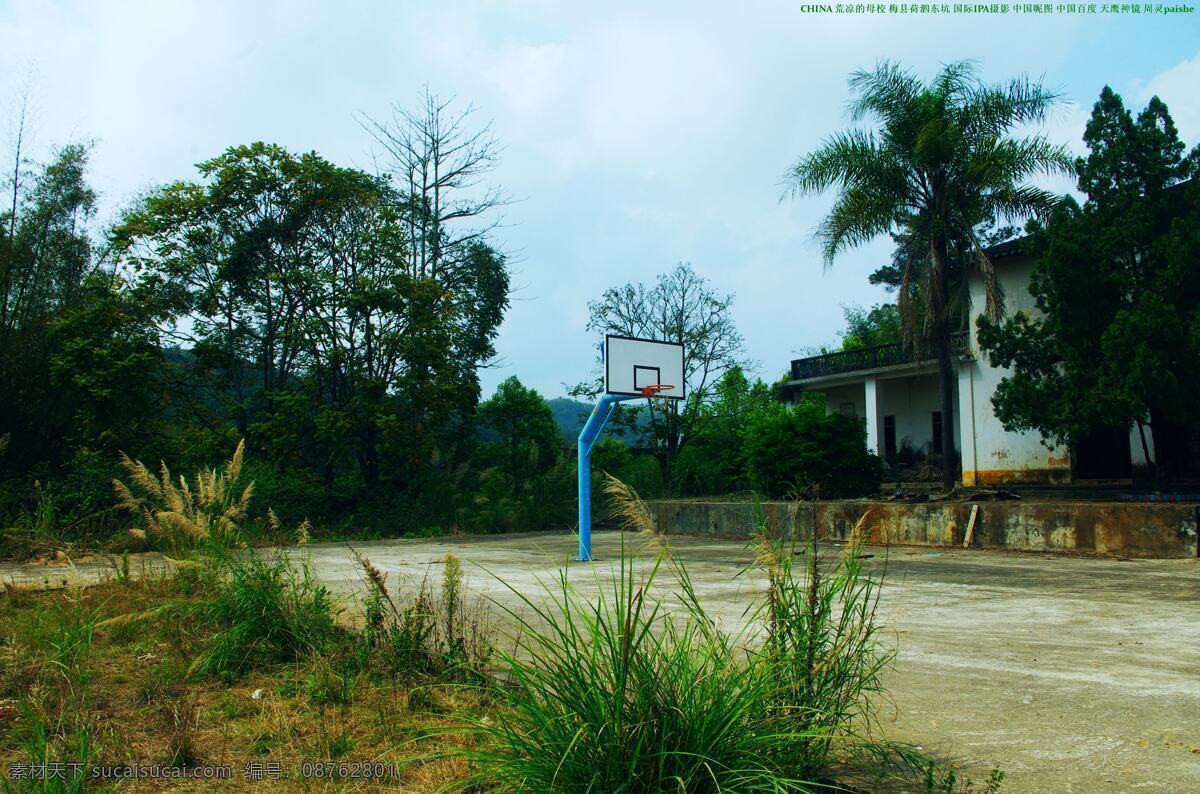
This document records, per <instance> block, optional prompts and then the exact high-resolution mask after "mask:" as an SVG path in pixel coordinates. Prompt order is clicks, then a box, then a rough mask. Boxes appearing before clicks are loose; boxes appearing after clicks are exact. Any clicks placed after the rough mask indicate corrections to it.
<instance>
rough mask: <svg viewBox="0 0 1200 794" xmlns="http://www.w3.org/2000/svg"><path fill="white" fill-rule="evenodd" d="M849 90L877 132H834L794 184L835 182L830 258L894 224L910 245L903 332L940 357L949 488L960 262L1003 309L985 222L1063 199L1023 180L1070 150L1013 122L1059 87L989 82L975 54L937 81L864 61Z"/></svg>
mask: <svg viewBox="0 0 1200 794" xmlns="http://www.w3.org/2000/svg"><path fill="white" fill-rule="evenodd" d="M850 90H851V92H852V93H853V94H854V98H853V99H852V100H851V102H850V108H849V109H850V117H851V120H852V121H853V122H854V123H858V122H861V121H862V120H864V119H868V118H870V119H872V120H874V121H875V122H877V125H878V128H877V131H864V130H861V129H852V130H849V131H845V132H839V133H836V134H835V135H833V136H832V137H830V138H828V139H826V140H825V142H824V143H823V144H822V145H821V146H820V148H818V149H817V150H816V151H814V152H812V153H810V154H808V155H806V156H804V157H802V158H801V159H800V160H799V161H798V162H797V163H796V164H795V165H794V166H792V167H791V169H789V171H788V174H787V177H786V182H787V185H788V192H787V194H786V195H791V196H801V195H810V194H815V193H821V192H824V191H825V190H827V189H829V188H835V189H836V191H837V201H836V203H835V204H834V207H833V209H832V210H831V211H830V213H829V215H828V216H827V217H826V218H825V219H824V220H823V221H822V222H821V224H820V226H819V227H818V228H817V232H816V237H817V239H818V240H819V241H820V243H821V245H822V249H823V253H824V258H825V266H826V267H829V266H830V265H832V263H833V260H834V258H835V257H836V256H837V255H838V254H839V253H841V252H842V251H844V250H846V249H847V248H851V247H854V246H857V245H861V244H863V243H866V242H868V241H870V240H872V239H874V238H876V237H878V236H880V235H884V234H892V235H895V236H896V237H897V239H898V240H899V241H900V244H901V245H902V246H903V247H904V248H905V251H906V254H907V255H905V256H899V257H897V258H896V262H897V263H898V264H900V265H901V284H900V289H899V297H898V302H899V309H900V316H901V321H902V327H903V329H904V340H905V345H906V347H907V348H908V349H910V350H912V349H913V348H914V347H915V346H916V345H917V344H918V343H921V344H923V345H928V346H929V347H930V348H932V350H933V352H935V353H936V356H937V362H938V381H939V388H940V396H941V410H942V416H943V417H944V419H943V422H942V460H943V469H942V470H943V482H944V485H945V487H946V488H947V489H949V488H952V487H953V486H954V482H955V471H954V466H953V461H954V454H955V453H954V429H953V422H952V421H951V417H953V416H954V410H953V409H954V381H955V372H954V365H953V350H952V346H951V345H952V342H951V322H952V317H953V315H954V308H953V304H954V301H953V300H952V299H951V295H950V290H951V289H952V287H953V286H954V285H953V284H952V281H951V278H952V275H953V274H952V270H954V269H955V267H956V263H957V266H958V268H959V269H960V270H961V271H962V274H963V275H965V272H967V271H971V272H977V273H979V274H980V275H982V277H983V280H984V284H985V292H986V296H987V299H986V306H985V312H986V313H987V314H988V316H989V317H993V318H998V317H1000V316H1001V315H1002V313H1003V295H1002V293H1001V292H1000V288H999V285H998V283H997V281H996V274H995V270H994V269H993V267H992V263H991V261H990V260H989V259H988V257H987V254H986V253H985V251H984V247H985V246H984V244H983V243H982V242H981V241H980V238H979V235H978V232H977V229H978V227H979V226H980V225H981V224H985V223H991V222H994V221H997V220H1000V219H1009V220H1025V219H1028V218H1030V217H1033V216H1036V215H1039V214H1041V213H1043V212H1045V211H1046V210H1048V209H1049V208H1050V207H1052V206H1053V205H1054V204H1055V203H1056V202H1057V200H1058V199H1057V197H1055V196H1054V195H1053V194H1051V193H1049V192H1047V191H1045V190H1042V189H1040V188H1037V187H1034V186H1031V185H1027V184H1024V182H1025V180H1026V179H1028V178H1030V177H1031V176H1035V175H1039V174H1045V175H1049V174H1053V173H1059V172H1064V173H1066V172H1070V169H1071V165H1072V159H1071V157H1070V155H1069V153H1068V152H1067V150H1066V149H1065V148H1064V147H1062V146H1056V145H1053V144H1051V143H1050V142H1049V141H1048V140H1047V139H1046V138H1045V137H1044V136H1043V135H1031V136H1027V137H1019V138H1018V137H1013V136H1012V135H1011V133H1012V131H1013V130H1014V128H1016V127H1018V126H1021V125H1025V124H1036V123H1040V122H1042V121H1044V120H1045V119H1046V117H1047V115H1048V114H1049V112H1050V111H1051V110H1052V109H1053V108H1054V107H1055V106H1056V105H1057V104H1058V103H1059V95H1058V94H1056V93H1055V92H1053V91H1050V90H1048V89H1046V88H1043V87H1042V85H1041V84H1040V83H1035V82H1032V81H1030V80H1029V79H1028V78H1025V77H1019V78H1016V79H1014V80H1012V81H1011V82H1009V83H1008V84H1007V85H996V86H992V85H985V84H984V83H983V82H981V81H980V80H979V78H978V77H977V75H976V66H975V63H974V62H972V61H959V62H956V63H951V64H948V65H945V66H943V67H942V70H941V72H939V73H938V75H937V76H936V77H935V78H934V79H933V81H932V82H930V83H928V84H925V83H923V82H921V80H920V79H918V78H917V77H915V76H914V75H913V74H912V73H911V72H909V71H906V70H904V69H903V68H901V67H900V65H899V64H896V63H892V62H889V61H882V62H880V63H879V64H877V65H876V67H875V69H874V70H872V71H862V70H860V71H857V72H854V73H853V74H852V75H851V76H850ZM964 280H965V279H964ZM918 326H920V327H918Z"/></svg>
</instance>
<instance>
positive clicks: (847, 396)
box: [824, 382, 867, 419]
mask: <svg viewBox="0 0 1200 794" xmlns="http://www.w3.org/2000/svg"><path fill="white" fill-rule="evenodd" d="M824 391H825V412H826V413H830V414H840V413H843V411H842V406H844V405H846V404H847V403H852V404H853V405H854V415H855V416H857V417H858V418H859V419H862V418H864V417H865V416H866V415H867V403H866V397H865V395H864V394H863V385H862V383H861V382H860V383H852V384H850V385H849V386H832V387H830V388H828V389H825V390H824Z"/></svg>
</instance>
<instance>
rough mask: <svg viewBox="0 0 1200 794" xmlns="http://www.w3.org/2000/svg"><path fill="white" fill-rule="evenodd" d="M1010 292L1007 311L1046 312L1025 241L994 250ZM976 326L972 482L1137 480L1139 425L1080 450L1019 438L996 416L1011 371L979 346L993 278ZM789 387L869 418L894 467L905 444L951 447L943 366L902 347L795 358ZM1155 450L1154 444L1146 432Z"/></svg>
mask: <svg viewBox="0 0 1200 794" xmlns="http://www.w3.org/2000/svg"><path fill="white" fill-rule="evenodd" d="M988 254H989V257H990V258H991V260H992V261H993V262H994V264H995V267H996V275H997V278H998V280H999V282H1000V284H1001V286H1002V287H1003V290H1004V302H1005V311H1006V312H1007V313H1008V314H1009V315H1012V314H1013V313H1015V312H1017V311H1024V312H1025V313H1026V314H1033V313H1036V312H1037V309H1036V308H1035V306H1034V301H1033V297H1032V296H1031V295H1030V294H1029V278H1030V275H1031V274H1032V272H1033V266H1034V263H1033V260H1032V259H1031V258H1030V257H1028V256H1027V255H1025V254H1024V253H1022V252H1021V245H1020V241H1017V240H1014V241H1011V242H1008V243H1003V244H1001V245H997V246H993V247H992V248H991V249H989V251H988ZM969 287H970V296H971V308H970V317H969V320H970V322H969V323H968V328H969V330H967V331H964V332H962V333H960V334H958V335H956V337H955V346H956V349H957V355H956V357H955V359H956V361H955V366H956V368H957V384H956V387H957V388H956V392H957V394H956V397H957V399H956V408H955V412H954V416H953V417H951V421H952V422H953V423H954V431H955V432H954V443H955V446H956V447H957V449H958V452H959V457H960V458H961V460H962V484H963V485H964V486H993V485H1004V484H1017V483H1045V484H1068V483H1078V482H1095V481H1100V480H1105V481H1118V482H1119V481H1128V480H1130V479H1131V478H1132V475H1133V470H1134V469H1135V468H1138V469H1140V468H1143V467H1145V466H1146V456H1145V454H1144V453H1143V447H1142V438H1141V434H1140V433H1138V432H1137V430H1136V428H1134V429H1133V430H1127V429H1125V428H1117V429H1108V430H1098V431H1097V432H1096V433H1095V434H1094V435H1093V437H1092V438H1089V439H1087V440H1085V441H1083V442H1081V443H1080V444H1078V445H1076V446H1075V447H1074V448H1071V449H1068V448H1065V447H1053V448H1048V447H1047V446H1046V445H1045V444H1043V443H1042V439H1041V436H1040V435H1038V434H1037V433H1011V432H1009V431H1007V430H1005V429H1004V427H1003V426H1002V425H1001V424H1000V420H998V419H997V418H996V416H995V414H994V413H993V411H992V403H991V399H992V393H993V392H994V391H995V389H996V386H997V384H999V383H1000V379H1001V378H1003V377H1004V376H1005V374H1006V372H1007V370H1004V369H1001V368H997V367H993V366H991V365H990V364H989V363H988V360H987V355H986V353H982V352H981V351H980V349H979V344H978V341H977V340H976V329H975V320H976V318H977V317H978V316H979V314H980V313H981V312H982V311H983V306H984V294H983V282H982V279H980V278H979V277H978V276H974V277H972V279H971V281H970V284H969ZM787 387H788V389H789V390H794V391H810V392H822V393H824V395H825V406H826V409H827V410H828V411H829V412H831V413H832V412H835V411H838V412H841V413H845V414H850V415H853V416H858V417H863V418H865V419H866V424H867V445H868V447H869V448H870V449H871V450H872V451H874V452H875V453H876V454H877V455H879V457H880V458H881V459H883V460H886V461H888V462H894V461H895V460H896V458H897V456H898V455H899V454H900V451H901V450H902V448H903V447H904V446H905V445H907V446H908V447H910V448H912V449H914V450H918V451H930V450H932V451H934V452H940V450H941V435H940V433H941V425H942V422H943V418H942V416H941V411H940V400H939V397H938V377H937V363H936V361H934V360H930V359H925V360H915V361H914V360H912V359H911V358H910V357H908V356H906V355H905V354H904V352H903V350H902V349H901V346H900V345H883V346H881V347H876V348H867V349H864V350H852V351H847V352H841V353H831V354H828V355H823V356H813V357H811V358H802V359H798V360H796V361H793V362H792V368H791V380H790V381H789V382H788V384H787ZM1146 444H1147V451H1148V452H1149V454H1150V456H1151V458H1153V454H1154V451H1153V449H1154V448H1153V441H1152V440H1151V439H1150V433H1149V430H1148V429H1147V432H1146Z"/></svg>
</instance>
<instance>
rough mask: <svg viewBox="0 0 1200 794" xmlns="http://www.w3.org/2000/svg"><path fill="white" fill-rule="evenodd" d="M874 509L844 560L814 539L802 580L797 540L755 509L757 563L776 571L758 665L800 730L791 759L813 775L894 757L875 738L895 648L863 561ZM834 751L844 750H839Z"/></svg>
mask: <svg viewBox="0 0 1200 794" xmlns="http://www.w3.org/2000/svg"><path fill="white" fill-rule="evenodd" d="M868 516H869V513H868V514H864V515H863V516H862V518H860V519H859V521H858V523H857V524H856V525H855V527H854V529H853V530H852V531H851V533H850V536H849V538H848V540H847V543H846V545H845V546H844V547H843V549H842V551H841V553H840V555H839V556H838V557H837V558H836V559H835V560H832V561H827V560H822V559H821V554H820V549H819V546H818V544H817V540H816V538H815V537H813V538H811V539H810V540H809V542H808V543H807V544H806V545H805V547H804V549H803V550H804V552H805V553H804V555H803V560H804V562H803V574H804V575H803V577H800V576H797V571H796V569H795V560H796V559H797V556H798V555H797V553H796V551H797V549H796V545H795V543H794V542H791V541H787V540H785V539H782V538H777V537H773V536H772V533H771V532H770V530H769V529H768V527H767V526H766V522H765V519H764V518H763V514H762V511H761V509H759V510H756V517H755V522H756V529H757V536H756V539H755V543H756V546H757V550H758V558H757V560H756V564H757V566H758V567H759V568H760V569H761V570H762V571H763V572H765V573H766V576H767V591H766V593H765V595H764V597H763V599H762V600H761V601H760V613H759V614H760V617H761V619H762V622H763V623H764V624H765V629H766V638H765V640H764V642H763V646H762V649H761V651H760V656H759V658H758V662H759V664H761V665H763V666H764V667H765V668H767V669H768V670H769V671H770V676H771V678H772V680H773V681H774V682H775V687H774V690H773V692H772V707H773V710H774V712H775V718H776V719H778V720H781V721H783V722H786V723H788V724H789V725H790V726H791V727H792V729H793V730H794V732H795V733H796V735H797V737H798V738H797V740H796V742H795V744H794V745H793V746H792V747H791V748H790V752H791V754H792V756H793V761H792V763H793V764H794V765H795V766H796V767H797V768H798V769H799V770H800V772H801V774H803V775H806V776H820V775H821V774H822V773H823V772H824V771H825V770H828V769H829V768H830V766H832V765H833V764H834V763H835V762H843V761H845V760H846V756H853V755H854V754H857V753H859V752H865V753H867V754H869V755H872V756H879V755H880V753H881V752H883V753H884V754H886V748H884V747H883V746H882V745H880V744H879V743H878V742H877V741H875V739H874V738H873V737H872V736H871V730H872V728H873V721H874V709H873V704H874V702H875V699H876V696H878V695H880V694H882V692H883V688H882V686H881V684H880V677H881V675H882V673H883V671H884V670H885V669H886V668H887V666H888V665H889V664H890V663H891V661H892V660H893V658H894V657H895V652H894V651H892V650H887V649H885V648H884V646H883V645H882V644H881V643H880V642H879V632H880V627H879V624H878V622H877V620H876V610H877V608H878V604H879V592H880V580H879V579H877V578H874V577H872V576H870V575H868V574H867V573H866V571H865V570H864V568H863V561H862V557H861V553H862V547H863V540H864V536H865V533H864V528H865V524H866V521H867V518H868ZM835 750H837V751H839V752H840V756H841V757H837V758H835V757H834V751H835Z"/></svg>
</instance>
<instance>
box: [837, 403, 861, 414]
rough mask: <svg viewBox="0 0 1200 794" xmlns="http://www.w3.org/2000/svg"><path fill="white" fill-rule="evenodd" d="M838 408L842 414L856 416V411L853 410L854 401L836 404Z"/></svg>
mask: <svg viewBox="0 0 1200 794" xmlns="http://www.w3.org/2000/svg"><path fill="white" fill-rule="evenodd" d="M838 410H839V411H841V412H842V415H844V416H858V412H857V411H855V410H854V403H842V404H841V405H839V406H838Z"/></svg>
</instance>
